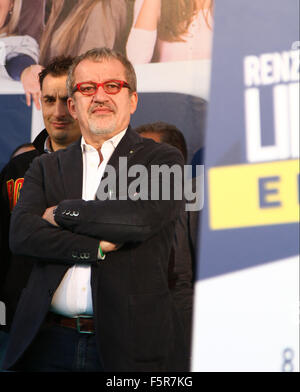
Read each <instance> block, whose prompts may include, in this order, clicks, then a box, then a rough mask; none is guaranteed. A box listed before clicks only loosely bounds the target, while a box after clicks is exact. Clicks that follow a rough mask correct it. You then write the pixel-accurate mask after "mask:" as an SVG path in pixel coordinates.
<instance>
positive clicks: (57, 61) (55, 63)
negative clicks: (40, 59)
mask: <svg viewBox="0 0 300 392" xmlns="http://www.w3.org/2000/svg"><path fill="white" fill-rule="evenodd" d="M73 60H74V58H73V57H70V56H68V57H65V56H59V57H55V58H53V59H52V60H51V61H50V63H49V64H48V65H47V66H46V67H45V68H44V69H43V70H42V71H41V72H40V73H39V82H40V87H41V89H42V87H43V81H44V79H45V77H46V76H47V75H51V76H63V75H68V71H69V68H70V67H71V65H72V63H73Z"/></svg>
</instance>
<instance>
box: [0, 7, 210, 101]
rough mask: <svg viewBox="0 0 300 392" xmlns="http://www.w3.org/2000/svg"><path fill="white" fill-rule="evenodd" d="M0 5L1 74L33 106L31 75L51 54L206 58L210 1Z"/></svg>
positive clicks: (35, 94) (139, 59)
mask: <svg viewBox="0 0 300 392" xmlns="http://www.w3.org/2000/svg"><path fill="white" fill-rule="evenodd" d="M0 4H1V8H0V12H1V19H0V21H1V25H0V28H1V30H0V31H1V35H0V48H1V49H0V50H1V52H0V56H1V58H2V62H1V65H2V67H3V66H4V68H5V69H6V71H7V72H6V73H5V72H2V73H4V75H6V76H7V74H8V75H9V76H10V77H12V78H13V79H15V80H19V79H21V81H22V84H23V87H24V90H25V92H26V101H27V104H28V105H30V97H31V96H32V99H33V101H34V103H35V105H36V106H37V108H40V104H39V99H38V98H39V86H38V82H37V75H38V73H39V72H40V71H41V69H42V67H43V66H44V65H46V64H47V63H48V62H49V61H50V60H51V58H53V57H55V56H59V55H62V54H64V55H70V56H76V55H80V54H82V53H84V52H85V51H87V50H89V49H91V48H93V47H100V46H106V47H109V48H114V49H116V50H118V51H121V52H123V53H124V54H125V53H126V54H127V56H128V58H129V60H130V61H132V63H133V64H140V63H149V62H166V61H179V60H193V59H203V58H204V59H209V58H210V52H211V39H212V0H188V1H187V0H176V1H172V2H170V1H168V0H150V1H149V0H136V1H133V0H85V1H82V0H79V1H77V0H57V1H52V0H37V1H33V0H27V1H26V6H25V2H22V0H1V2H0ZM20 33H22V35H19V34H20ZM4 53H5V56H4ZM25 56H26V57H25ZM4 57H5V58H4ZM16 57H18V60H17V58H16ZM5 59H6V61H5ZM12 59H14V60H12ZM11 62H12V63H13V64H15V63H16V62H18V66H16V65H15V66H12V65H11ZM21 64H22V65H21ZM16 67H18V70H17V71H13V70H12V69H14V68H16ZM2 77H3V76H2Z"/></svg>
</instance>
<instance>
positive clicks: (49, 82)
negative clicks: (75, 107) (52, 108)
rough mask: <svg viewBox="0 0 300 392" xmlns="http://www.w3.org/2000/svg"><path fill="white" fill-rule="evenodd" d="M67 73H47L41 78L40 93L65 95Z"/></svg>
mask: <svg viewBox="0 0 300 392" xmlns="http://www.w3.org/2000/svg"><path fill="white" fill-rule="evenodd" d="M66 82H67V75H62V76H52V75H47V76H46V77H45V79H44V80H43V85H42V95H53V96H57V95H58V96H61V97H65V96H66V95H67V85H66Z"/></svg>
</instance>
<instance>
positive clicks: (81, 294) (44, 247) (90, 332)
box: [3, 48, 188, 371]
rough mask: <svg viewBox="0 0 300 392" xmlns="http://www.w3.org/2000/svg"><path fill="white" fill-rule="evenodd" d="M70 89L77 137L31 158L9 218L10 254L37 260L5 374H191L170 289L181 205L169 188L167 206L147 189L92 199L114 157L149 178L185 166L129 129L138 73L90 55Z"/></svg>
mask: <svg viewBox="0 0 300 392" xmlns="http://www.w3.org/2000/svg"><path fill="white" fill-rule="evenodd" d="M67 87H68V94H69V99H68V107H69V111H70V113H71V115H72V116H73V117H74V118H75V119H78V122H79V125H80V128H81V132H82V138H81V140H80V141H79V142H78V143H75V144H73V145H72V146H70V147H69V148H67V149H66V150H63V151H59V152H55V153H53V154H51V155H49V156H48V155H47V156H42V157H40V158H37V159H36V160H35V161H34V162H33V164H32V166H31V168H30V170H29V171H28V173H27V175H26V177H25V180H24V185H23V190H22V194H21V197H20V199H19V202H18V204H17V206H16V207H15V209H14V211H13V216H12V223H11V230H12V233H14V236H13V238H12V239H11V248H12V250H13V252H15V253H21V254H24V255H27V256H30V257H32V258H34V259H35V260H36V263H35V267H34V269H33V272H32V274H31V276H30V279H29V283H28V285H27V287H26V289H25V290H24V293H23V295H22V297H21V299H20V302H19V304H18V309H17V312H16V315H15V318H14V321H13V326H12V330H11V339H10V342H9V346H8V350H7V355H6V357H5V359H4V364H3V367H4V369H10V370H14V369H15V370H20V371H181V370H187V369H186V368H185V366H184V364H185V363H186V352H187V351H188V350H187V349H188V348H187V347H186V345H185V342H184V337H183V336H184V333H183V328H182V325H181V324H180V321H179V317H178V313H177V311H176V309H175V307H174V303H173V301H172V298H171V294H170V292H169V289H168V285H167V273H168V265H167V264H168V260H169V253H170V249H171V245H172V241H173V236H174V225H175V221H176V219H177V217H178V215H179V211H180V209H181V208H182V207H183V204H182V201H181V200H174V198H175V197H174V192H173V193H172V189H171V197H170V200H163V199H162V197H161V196H160V197H159V198H156V200H151V197H150V189H149V198H148V200H145V198H144V199H139V198H130V197H124V192H123V194H121V193H122V192H121V191H120V192H119V190H118V186H116V188H114V189H115V191H114V192H113V195H112V197H110V199H106V200H99V198H98V199H97V195H98V192H97V189H98V186H99V183H100V182H101V178H102V181H104V178H105V177H102V176H103V173H104V170H105V167H106V165H107V163H108V164H109V165H110V166H111V167H112V168H114V169H115V173H116V181H117V182H118V179H119V175H121V176H124V173H119V158H120V157H122V158H124V157H126V158H127V165H128V170H129V169H130V167H133V166H134V165H137V164H138V165H144V167H145V168H146V170H147V173H148V175H149V176H150V173H151V167H152V165H166V167H171V166H173V165H179V166H180V167H181V168H182V165H183V158H182V156H181V154H180V152H178V150H177V149H175V148H173V147H171V146H168V145H165V144H157V143H155V142H154V141H152V140H150V139H144V138H141V137H140V136H139V135H138V134H137V133H135V132H134V131H133V130H132V129H131V128H130V125H129V122H130V116H131V114H133V113H134V111H135V110H136V107H137V101H138V97H137V92H136V76H135V72H134V69H133V67H132V65H131V63H129V62H128V60H127V59H125V58H124V57H123V56H122V55H120V54H118V53H116V52H114V51H112V50H109V49H106V48H100V49H93V50H91V51H88V52H87V53H85V54H84V55H82V56H80V57H78V58H77V59H75V62H74V64H73V66H72V67H71V69H70V72H69V76H68V81H67ZM125 175H127V173H125ZM133 180H134V178H130V177H129V178H128V187H129V185H130V183H132V181H133ZM148 180H149V181H148V183H149V184H150V183H151V181H150V180H151V178H150V177H149V179H148ZM158 185H161V184H157V183H156V184H155V186H158ZM170 187H172V183H171V186H170ZM149 188H150V187H149ZM127 189H128V188H127ZM125 196H126V195H125Z"/></svg>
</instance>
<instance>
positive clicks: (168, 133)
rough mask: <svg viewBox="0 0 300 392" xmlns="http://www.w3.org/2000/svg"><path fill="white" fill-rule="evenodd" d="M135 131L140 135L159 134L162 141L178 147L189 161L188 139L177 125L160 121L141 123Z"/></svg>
mask: <svg viewBox="0 0 300 392" xmlns="http://www.w3.org/2000/svg"><path fill="white" fill-rule="evenodd" d="M135 131H136V132H137V133H139V134H140V135H142V134H143V133H148V132H151V133H156V134H158V135H159V136H160V141H161V142H162V143H167V144H170V145H171V146H173V147H176V148H178V150H179V151H180V152H181V153H182V155H183V158H184V161H185V162H186V161H187V155H188V153H187V146H186V141H185V138H184V136H183V134H182V132H181V131H180V130H179V129H178V128H177V127H176V126H175V125H173V124H169V123H166V122H163V121H159V122H155V123H149V124H143V125H140V126H139V127H137V128H136V129H135Z"/></svg>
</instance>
